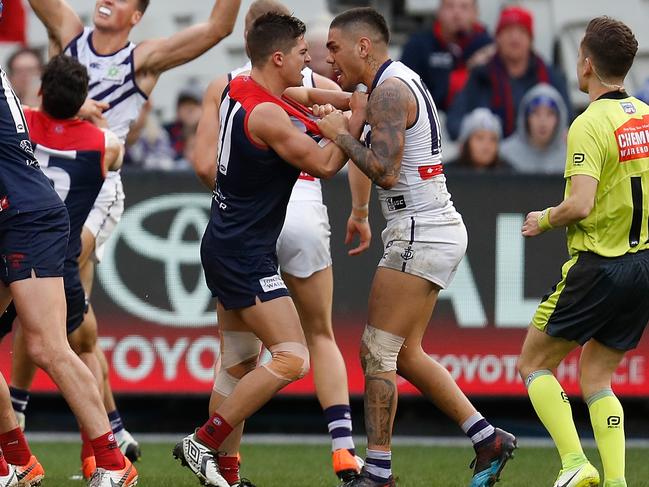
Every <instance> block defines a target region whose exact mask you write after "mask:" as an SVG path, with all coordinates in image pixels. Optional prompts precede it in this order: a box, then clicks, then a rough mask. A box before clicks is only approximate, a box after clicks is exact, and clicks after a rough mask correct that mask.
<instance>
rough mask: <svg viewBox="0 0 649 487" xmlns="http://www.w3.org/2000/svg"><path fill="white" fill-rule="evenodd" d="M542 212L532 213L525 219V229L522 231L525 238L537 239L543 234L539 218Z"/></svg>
mask: <svg viewBox="0 0 649 487" xmlns="http://www.w3.org/2000/svg"><path fill="white" fill-rule="evenodd" d="M541 213H542V212H540V211H532V212H531V213H528V214H527V217H526V218H525V223H523V228H522V230H521V232H522V234H523V237H536V236H537V235H541V233H543V232H542V231H541V228H540V227H539V216H540V215H541Z"/></svg>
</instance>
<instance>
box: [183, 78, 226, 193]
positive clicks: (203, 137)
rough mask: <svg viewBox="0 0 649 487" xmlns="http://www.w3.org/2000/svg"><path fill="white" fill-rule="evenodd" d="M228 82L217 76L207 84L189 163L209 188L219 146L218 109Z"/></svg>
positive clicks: (213, 180) (211, 185) (212, 182)
mask: <svg viewBox="0 0 649 487" xmlns="http://www.w3.org/2000/svg"><path fill="white" fill-rule="evenodd" d="M227 84H228V78H227V76H223V77H222V78H217V79H215V80H214V81H212V83H210V86H208V88H207V90H206V91H205V95H204V97H203V113H202V115H201V119H200V121H199V122H198V129H197V130H196V142H195V144H196V145H195V148H194V157H192V160H191V163H192V166H193V167H194V171H195V172H196V175H197V176H198V179H200V180H201V182H202V183H203V184H204V185H205V186H207V187H208V188H209V189H210V190H213V189H214V184H215V182H216V158H217V154H218V148H219V130H220V120H219V110H220V108H221V96H222V95H223V90H225V87H226V86H227Z"/></svg>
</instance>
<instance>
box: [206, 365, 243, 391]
mask: <svg viewBox="0 0 649 487" xmlns="http://www.w3.org/2000/svg"><path fill="white" fill-rule="evenodd" d="M240 380H241V379H237V378H236V377H233V376H231V375H230V374H228V372H227V371H226V370H224V369H221V370H220V371H219V372H218V373H217V374H216V379H215V380H214V387H213V390H214V392H216V393H218V394H220V395H222V396H225V397H229V396H230V394H232V392H233V391H234V388H235V387H237V384H238V383H239V381H240Z"/></svg>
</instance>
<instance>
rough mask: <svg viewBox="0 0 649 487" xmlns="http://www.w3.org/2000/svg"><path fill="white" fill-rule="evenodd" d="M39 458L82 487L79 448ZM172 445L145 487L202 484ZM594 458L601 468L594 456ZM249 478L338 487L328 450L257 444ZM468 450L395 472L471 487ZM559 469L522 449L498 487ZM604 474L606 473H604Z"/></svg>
mask: <svg viewBox="0 0 649 487" xmlns="http://www.w3.org/2000/svg"><path fill="white" fill-rule="evenodd" d="M32 448H33V450H34V453H35V454H36V455H37V456H38V457H39V459H40V461H41V463H42V464H43V465H44V467H45V471H46V479H45V481H44V482H43V486H45V487H68V486H69V487H73V486H75V487H80V486H83V485H85V484H84V483H83V482H82V481H80V480H70V477H71V476H72V475H74V474H75V473H78V469H79V463H78V460H77V458H78V454H79V448H78V446H77V445H75V444H68V443H63V444H55V443H34V444H33V445H32ZM171 449H172V445H171V444H154V443H151V444H145V445H143V448H142V450H143V454H144V457H143V458H142V460H141V461H140V462H138V464H137V467H138V470H139V473H140V482H139V484H138V487H139V486H142V487H185V486H187V487H190V486H194V487H196V486H198V485H199V483H198V481H197V480H196V479H195V478H194V477H193V475H192V474H191V473H190V471H189V470H187V469H185V468H181V467H180V464H179V463H177V462H175V461H174V460H173V458H172V456H171ZM587 454H588V456H589V458H591V460H592V461H593V463H595V465H596V466H597V467H598V468H600V463H599V458H598V456H597V453H596V452H595V451H592V450H589V451H587ZM242 456H243V471H242V473H243V474H244V476H245V477H248V478H250V479H251V480H252V481H254V483H255V485H257V486H258V487H334V486H336V485H337V482H336V479H335V477H334V476H333V474H332V473H331V471H330V467H329V453H328V450H327V447H326V446H324V445H323V446H317V445H316V446H314V445H305V446H299V445H290V446H286V445H277V446H275V445H252V446H247V447H245V448H244V449H243V451H242ZM471 459H472V450H471V449H469V448H443V447H419V446H417V447H414V446H413V447H406V446H399V447H395V450H394V470H395V472H396V476H397V477H398V478H397V481H398V485H399V486H400V487H436V486H439V487H455V486H458V487H460V486H461V487H467V486H468V485H469V483H470V478H471V477H470V471H469V468H468V465H469V462H470V461H471ZM627 466H628V467H627V471H628V476H627V482H628V485H629V486H633V487H645V486H649V449H630V450H629V451H628V454H627ZM558 468H559V463H558V458H557V454H556V453H555V451H554V450H553V449H550V448H524V447H523V448H521V449H519V450H518V451H517V453H516V458H515V459H514V460H512V461H511V463H509V464H508V466H507V468H506V470H505V473H504V475H503V478H502V480H501V482H499V483H498V487H546V486H547V487H549V486H551V485H552V483H553V482H554V480H555V476H556V474H557V471H558ZM600 472H601V468H600Z"/></svg>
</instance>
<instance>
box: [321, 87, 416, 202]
mask: <svg viewBox="0 0 649 487" xmlns="http://www.w3.org/2000/svg"><path fill="white" fill-rule="evenodd" d="M411 97H412V94H411V93H410V91H409V90H408V88H407V86H406V85H405V84H404V83H403V82H401V81H399V80H397V79H389V80H387V81H386V82H385V83H383V84H381V86H379V87H378V88H376V89H375V90H374V91H373V92H372V94H371V95H370V98H369V101H368V103H367V122H368V123H369V124H370V125H371V126H372V140H371V142H372V147H371V148H367V147H365V146H364V145H363V144H361V143H360V142H359V141H358V140H356V138H355V137H353V136H352V135H351V134H350V133H349V132H338V133H337V134H325V135H326V136H327V137H329V136H330V135H331V136H332V137H333V138H332V140H333V141H334V142H335V143H336V145H338V146H339V147H340V148H341V149H342V150H343V151H345V153H346V154H347V155H348V156H349V158H350V159H351V160H352V161H353V162H354V164H356V166H358V168H359V169H360V170H361V171H363V172H364V173H365V174H366V175H367V177H368V178H370V179H371V180H372V181H374V183H376V184H377V185H379V186H381V187H382V188H384V189H390V188H392V187H393V186H394V185H395V184H397V182H398V181H399V171H400V169H401V158H402V157H403V149H404V144H405V138H406V127H407V123H408V108H409V105H410V102H411V101H412V100H411Z"/></svg>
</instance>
